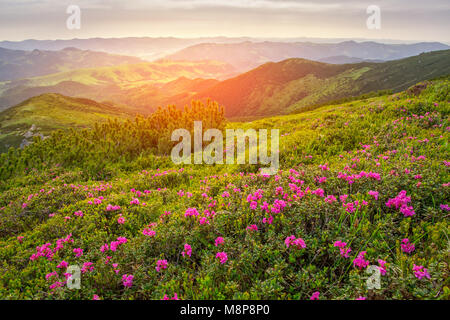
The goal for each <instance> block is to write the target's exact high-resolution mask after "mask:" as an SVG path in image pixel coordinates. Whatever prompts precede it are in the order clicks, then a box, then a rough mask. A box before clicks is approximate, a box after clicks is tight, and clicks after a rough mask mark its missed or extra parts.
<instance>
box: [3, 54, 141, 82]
mask: <svg viewBox="0 0 450 320" xmlns="http://www.w3.org/2000/svg"><path fill="white" fill-rule="evenodd" d="M142 62H144V61H143V60H141V59H139V58H136V57H129V56H121V55H114V54H109V53H105V52H95V51H90V50H79V49H76V48H65V49H63V50H60V51H43V50H33V51H23V50H9V49H5V48H0V81H4V80H17V79H22V78H30V77H36V76H42V75H46V74H51V73H57V72H64V71H69V70H74V69H80V68H95V67H103V66H117V65H122V64H136V63H142Z"/></svg>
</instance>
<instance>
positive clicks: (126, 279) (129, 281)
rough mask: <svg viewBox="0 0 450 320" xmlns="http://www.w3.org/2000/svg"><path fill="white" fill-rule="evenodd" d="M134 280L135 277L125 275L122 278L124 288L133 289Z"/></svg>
mask: <svg viewBox="0 0 450 320" xmlns="http://www.w3.org/2000/svg"><path fill="white" fill-rule="evenodd" d="M133 278H134V276H133V275H131V274H130V275H128V274H124V275H123V276H122V283H123V285H124V287H127V288H131V287H132V286H133Z"/></svg>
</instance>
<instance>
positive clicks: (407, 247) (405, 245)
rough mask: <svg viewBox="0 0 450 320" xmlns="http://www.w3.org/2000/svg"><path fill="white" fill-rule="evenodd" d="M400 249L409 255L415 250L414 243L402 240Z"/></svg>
mask: <svg viewBox="0 0 450 320" xmlns="http://www.w3.org/2000/svg"><path fill="white" fill-rule="evenodd" d="M400 247H401V248H402V251H403V252H405V253H411V252H413V251H414V250H415V249H416V247H415V245H414V243H411V242H409V239H408V238H405V239H403V240H402V244H401V245H400Z"/></svg>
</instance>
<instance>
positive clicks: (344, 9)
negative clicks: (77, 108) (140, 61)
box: [0, 0, 450, 43]
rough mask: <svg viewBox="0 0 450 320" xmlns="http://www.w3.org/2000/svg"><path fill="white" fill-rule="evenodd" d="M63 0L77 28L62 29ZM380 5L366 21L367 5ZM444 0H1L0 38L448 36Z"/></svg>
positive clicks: (448, 10)
mask: <svg viewBox="0 0 450 320" xmlns="http://www.w3.org/2000/svg"><path fill="white" fill-rule="evenodd" d="M69 5H77V6H78V7H79V8H80V12H81V18H80V28H79V29H72V30H71V29H68V28H67V26H66V21H67V19H68V18H69V16H70V14H68V13H67V12H66V10H67V7H68V6H69ZM370 5H376V6H378V7H379V8H380V18H381V20H380V21H381V23H380V28H379V29H369V28H368V27H367V24H366V20H367V19H368V18H369V15H370V14H368V13H367V11H366V10H367V8H368V7H369V6H370ZM449 30H450V1H449V0H428V1H423V0H378V1H375V0H374V1H372V0H371V1H364V0H341V1H332V0H309V1H301V0H127V1H125V0H0V41H1V40H13V41H18V40H24V39H72V38H93V37H104V38H108V37H129V36H136V37H142V36H148V37H181V38H195V37H213V36H228V37H241V36H249V37H265V38H267V37H273V38H277V37H278V38H296V37H312V38H354V39H359V38H365V39H394V40H409V41H441V42H446V43H450V32H449Z"/></svg>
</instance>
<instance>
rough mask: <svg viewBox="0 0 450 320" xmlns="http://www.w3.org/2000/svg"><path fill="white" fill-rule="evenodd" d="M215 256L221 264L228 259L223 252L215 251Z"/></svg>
mask: <svg viewBox="0 0 450 320" xmlns="http://www.w3.org/2000/svg"><path fill="white" fill-rule="evenodd" d="M216 258H217V259H219V261H220V263H221V264H224V263H225V262H227V260H228V256H227V254H226V253H225V252H217V254H216Z"/></svg>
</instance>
